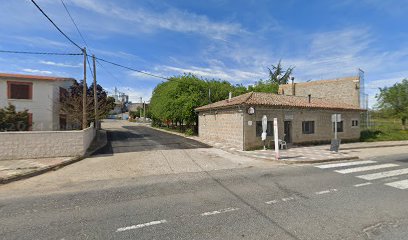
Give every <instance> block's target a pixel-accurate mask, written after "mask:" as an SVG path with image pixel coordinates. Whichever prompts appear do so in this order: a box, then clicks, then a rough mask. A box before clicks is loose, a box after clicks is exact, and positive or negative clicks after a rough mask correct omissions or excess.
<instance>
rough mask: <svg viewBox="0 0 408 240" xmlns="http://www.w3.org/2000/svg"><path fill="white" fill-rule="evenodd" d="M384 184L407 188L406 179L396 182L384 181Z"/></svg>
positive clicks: (407, 181)
mask: <svg viewBox="0 0 408 240" xmlns="http://www.w3.org/2000/svg"><path fill="white" fill-rule="evenodd" d="M385 185H387V186H390V187H395V188H399V189H407V188H408V179H406V180H402V181H396V182H390V183H386V184H385Z"/></svg>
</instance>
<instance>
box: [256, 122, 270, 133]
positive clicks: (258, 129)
mask: <svg viewBox="0 0 408 240" xmlns="http://www.w3.org/2000/svg"><path fill="white" fill-rule="evenodd" d="M266 126H267V129H266V136H273V121H268V124H267V125H266ZM261 135H262V121H256V136H261Z"/></svg>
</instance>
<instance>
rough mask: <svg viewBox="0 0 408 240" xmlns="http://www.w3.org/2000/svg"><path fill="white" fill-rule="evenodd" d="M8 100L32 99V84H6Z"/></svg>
mask: <svg viewBox="0 0 408 240" xmlns="http://www.w3.org/2000/svg"><path fill="white" fill-rule="evenodd" d="M7 88H8V98H9V99H32V95H33V94H32V83H29V82H7Z"/></svg>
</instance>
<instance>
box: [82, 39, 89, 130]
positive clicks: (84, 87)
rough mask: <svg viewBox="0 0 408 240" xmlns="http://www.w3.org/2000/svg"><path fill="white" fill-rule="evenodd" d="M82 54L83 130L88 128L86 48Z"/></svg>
mask: <svg viewBox="0 0 408 240" xmlns="http://www.w3.org/2000/svg"><path fill="white" fill-rule="evenodd" d="M82 51H83V53H84V81H83V88H82V129H85V128H86V127H87V126H88V121H87V119H86V97H87V96H86V92H87V91H86V90H87V87H86V58H87V55H86V48H85V47H84V48H83V49H82Z"/></svg>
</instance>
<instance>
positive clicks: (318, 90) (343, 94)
mask: <svg viewBox="0 0 408 240" xmlns="http://www.w3.org/2000/svg"><path fill="white" fill-rule="evenodd" d="M359 87H360V80H359V77H358V76H356V77H347V78H339V79H333V80H321V81H313V82H306V83H295V86H294V88H295V95H296V96H303V97H307V96H308V95H309V94H310V95H312V98H314V97H315V98H324V99H329V100H332V101H339V102H342V103H347V104H351V105H354V106H357V107H360V88H359ZM279 88H280V89H279V92H280V94H284V95H293V85H292V84H291V83H289V84H285V85H280V86H279Z"/></svg>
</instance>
